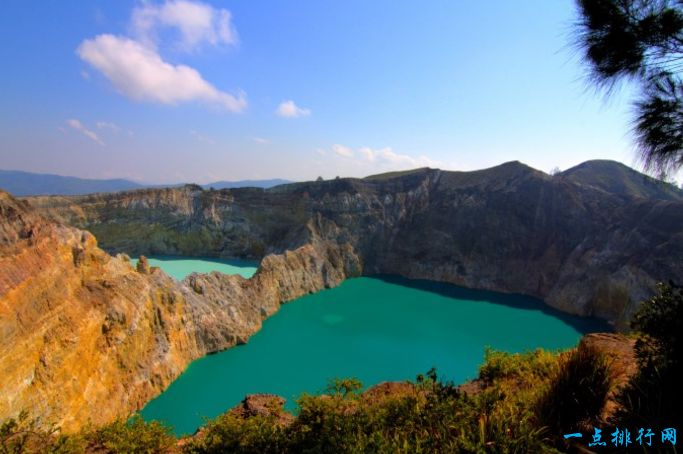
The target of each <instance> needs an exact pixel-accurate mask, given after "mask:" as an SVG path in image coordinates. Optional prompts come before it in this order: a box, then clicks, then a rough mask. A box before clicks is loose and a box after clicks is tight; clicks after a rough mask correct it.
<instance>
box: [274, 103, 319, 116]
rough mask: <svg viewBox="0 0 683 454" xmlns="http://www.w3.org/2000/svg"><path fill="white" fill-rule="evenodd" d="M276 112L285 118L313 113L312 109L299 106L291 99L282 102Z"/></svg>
mask: <svg viewBox="0 0 683 454" xmlns="http://www.w3.org/2000/svg"><path fill="white" fill-rule="evenodd" d="M275 113H276V114H278V115H279V116H281V117H284V118H298V117H307V116H308V115H310V114H311V110H310V109H303V108H301V107H299V106H297V105H296V104H295V103H294V101H292V100H291V99H290V100H288V101H283V102H281V103H280V105H279V106H278V108H277V110H276V111H275Z"/></svg>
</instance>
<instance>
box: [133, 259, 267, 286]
mask: <svg viewBox="0 0 683 454" xmlns="http://www.w3.org/2000/svg"><path fill="white" fill-rule="evenodd" d="M147 260H148V262H149V264H150V266H158V267H159V268H161V269H162V270H164V272H165V273H166V274H168V275H169V276H171V277H173V278H175V279H177V280H179V281H182V280H183V279H185V277H186V276H188V275H190V274H192V273H210V272H212V271H218V272H220V273H223V274H239V275H240V276H242V277H245V278H247V279H249V278H250V277H252V276H253V275H254V273H256V269H257V268H258V262H254V261H251V260H241V259H212V258H195V257H176V256H163V255H159V256H149V257H147ZM131 262H132V263H133V266H136V265H137V263H138V259H131Z"/></svg>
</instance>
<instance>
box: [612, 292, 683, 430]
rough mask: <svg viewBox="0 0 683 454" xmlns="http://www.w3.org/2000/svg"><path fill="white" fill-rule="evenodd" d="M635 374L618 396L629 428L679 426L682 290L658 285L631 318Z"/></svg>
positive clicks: (682, 379)
mask: <svg viewBox="0 0 683 454" xmlns="http://www.w3.org/2000/svg"><path fill="white" fill-rule="evenodd" d="M631 325H632V327H633V329H634V330H636V331H637V332H638V333H639V334H640V337H639V339H638V341H637V342H636V357H637V359H638V365H639V372H638V374H637V375H636V376H635V377H634V379H633V380H632V381H631V383H630V384H629V385H628V386H627V387H626V388H625V389H624V391H623V392H622V393H621V394H620V395H619V396H618V400H619V402H620V404H621V406H622V411H621V412H620V414H619V419H620V420H621V422H622V423H623V424H624V425H629V426H633V427H679V428H680V427H683V416H682V415H681V408H682V407H681V406H682V405H683V393H681V388H680V387H681V384H682V383H683V367H682V366H683V364H682V363H681V362H682V361H683V288H681V287H675V286H673V285H663V284H660V286H659V292H658V294H657V295H656V296H654V297H652V298H650V299H649V300H647V301H645V302H644V303H643V304H642V305H641V307H640V308H639V310H638V312H636V314H635V316H634V317H633V321H632V324H631Z"/></svg>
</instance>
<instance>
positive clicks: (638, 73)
mask: <svg viewBox="0 0 683 454" xmlns="http://www.w3.org/2000/svg"><path fill="white" fill-rule="evenodd" d="M577 5H578V8H579V13H580V19H579V21H578V22H577V24H576V33H577V37H578V42H577V44H578V46H579V48H580V49H581V51H582V53H583V56H584V58H585V60H586V61H587V62H588V64H589V66H590V80H591V81H592V82H593V83H595V84H596V85H597V86H599V87H601V88H606V89H607V90H610V89H611V88H612V87H613V86H614V84H615V83H616V82H618V81H620V80H623V79H630V80H634V81H636V82H638V83H639V84H640V86H641V89H642V92H641V94H640V97H639V99H638V100H636V102H635V110H636V113H635V119H634V124H633V129H634V133H635V136H636V139H637V143H638V151H639V154H640V158H641V160H642V162H643V164H644V167H645V169H646V170H648V171H652V172H653V173H655V174H657V175H658V176H662V175H664V176H665V175H667V174H668V173H669V172H672V171H676V170H678V169H679V168H681V166H683V81H682V80H681V72H682V70H683V0H577Z"/></svg>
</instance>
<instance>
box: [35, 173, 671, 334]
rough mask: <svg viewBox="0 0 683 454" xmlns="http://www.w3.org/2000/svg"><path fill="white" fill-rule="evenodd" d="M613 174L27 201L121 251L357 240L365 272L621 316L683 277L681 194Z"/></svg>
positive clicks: (399, 179) (287, 246)
mask: <svg viewBox="0 0 683 454" xmlns="http://www.w3.org/2000/svg"><path fill="white" fill-rule="evenodd" d="M608 167H609V166H608ZM600 172H601V170H599V169H598V170H595V171H594V172H593V173H594V174H597V175H598V177H599V175H600ZM605 179H606V181H610V179H611V180H613V184H611V185H606V186H604V187H596V186H595V185H594V184H587V183H586V182H584V181H580V179H579V176H578V175H577V174H574V175H572V173H571V172H570V173H569V174H568V175H565V176H559V177H557V176H555V177H553V176H550V175H547V174H545V173H543V172H540V171H537V170H535V169H532V168H530V167H528V166H525V165H524V164H521V163H519V162H510V163H505V164H502V165H500V166H496V167H493V168H490V169H484V170H479V171H474V172H445V171H440V170H436V169H418V170H415V171H411V172H403V173H398V174H388V175H384V176H374V177H372V178H370V179H353V178H340V179H334V180H328V181H319V182H318V181H316V182H304V183H293V184H289V185H284V186H278V187H274V188H271V189H267V190H257V189H246V188H245V189H230V190H227V189H226V190H221V191H202V190H201V189H200V188H198V187H191V186H187V187H184V188H174V189H164V190H140V191H132V192H127V193H121V194H111V195H106V196H105V195H102V196H100V195H95V196H86V197H62V198H53V197H47V198H34V199H31V203H32V204H34V205H35V206H36V207H39V208H40V209H41V210H42V211H43V212H44V213H47V214H48V215H50V216H52V217H54V218H55V219H60V220H62V221H64V222H68V223H71V224H73V225H77V226H79V227H81V228H86V229H89V230H90V231H92V232H93V233H94V234H95V235H96V236H97V237H98V238H99V239H100V241H101V242H102V244H103V246H104V247H105V248H107V249H110V250H112V251H127V252H130V253H135V254H140V253H146V254H181V255H205V256H239V257H252V258H260V257H263V256H264V255H266V254H269V253H278V254H279V253H283V252H285V251H287V250H294V249H297V248H299V247H301V246H303V245H306V244H308V243H309V242H310V241H311V238H314V237H319V238H323V239H325V240H326V241H329V242H332V243H335V244H350V245H351V247H352V249H353V250H354V251H356V252H357V253H358V254H359V255H360V256H361V259H362V263H363V272H364V273H365V274H383V273H384V274H399V275H402V276H405V277H409V278H421V279H430V280H436V281H445V282H451V283H454V284H458V285H463V286H466V287H471V288H482V289H488V290H495V291H501V292H511V293H523V294H526V295H531V296H535V297H538V298H541V299H544V300H545V301H546V302H547V303H548V304H550V305H551V306H554V307H556V308H559V309H561V310H564V311H567V312H571V313H576V314H582V315H595V316H597V317H600V318H603V319H606V320H610V321H613V322H615V323H625V322H626V321H627V320H628V318H629V316H630V314H631V313H632V311H633V310H634V309H635V307H636V305H637V304H638V302H639V301H641V300H642V299H644V298H645V297H648V296H650V295H651V294H652V291H653V288H654V284H655V282H657V281H660V280H668V279H673V280H675V281H679V280H680V276H683V262H682V261H681V260H680V259H679V258H680V256H681V255H683V201H679V200H669V199H666V198H664V199H662V198H648V197H642V196H641V194H647V193H648V191H651V188H650V182H649V181H648V180H646V179H642V178H640V179H639V178H632V177H631V176H629V174H628V173H627V174H626V175H625V176H624V175H621V174H619V173H617V174H616V176H615V175H614V174H613V172H611V171H610V172H606V174H605ZM595 181H597V182H599V181H601V180H600V178H596V179H595ZM616 183H620V184H621V186H619V185H615V184H616ZM622 187H629V190H628V191H626V190H623V189H622ZM674 198H675V197H673V196H672V197H671V199H674Z"/></svg>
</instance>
